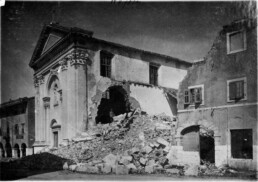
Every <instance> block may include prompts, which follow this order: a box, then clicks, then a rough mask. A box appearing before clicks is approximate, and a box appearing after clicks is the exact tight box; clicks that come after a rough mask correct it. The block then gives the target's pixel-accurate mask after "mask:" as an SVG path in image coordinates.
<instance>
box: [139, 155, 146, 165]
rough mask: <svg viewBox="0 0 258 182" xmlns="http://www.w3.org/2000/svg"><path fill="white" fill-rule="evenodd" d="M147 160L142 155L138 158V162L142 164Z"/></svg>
mask: <svg viewBox="0 0 258 182" xmlns="http://www.w3.org/2000/svg"><path fill="white" fill-rule="evenodd" d="M147 161H148V160H147V159H145V158H143V157H141V158H140V163H141V164H142V165H145V164H146V162H147Z"/></svg>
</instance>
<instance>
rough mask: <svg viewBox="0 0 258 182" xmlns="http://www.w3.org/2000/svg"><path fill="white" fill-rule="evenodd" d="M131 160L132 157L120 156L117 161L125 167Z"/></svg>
mask: <svg viewBox="0 0 258 182" xmlns="http://www.w3.org/2000/svg"><path fill="white" fill-rule="evenodd" d="M132 160H133V157H132V156H130V155H128V156H122V157H121V158H120V160H119V163H121V164H124V165H127V164H129V163H130V162H131V161H132Z"/></svg>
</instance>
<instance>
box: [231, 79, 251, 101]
mask: <svg viewBox="0 0 258 182" xmlns="http://www.w3.org/2000/svg"><path fill="white" fill-rule="evenodd" d="M227 95H228V99H227V101H228V102H232V101H235V102H236V101H240V100H246V99H247V94H246V78H245V77H244V78H238V79H233V80H228V81H227Z"/></svg>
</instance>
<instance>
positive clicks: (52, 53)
mask: <svg viewBox="0 0 258 182" xmlns="http://www.w3.org/2000/svg"><path fill="white" fill-rule="evenodd" d="M157 46H158V45H157ZM29 65H30V67H31V68H32V69H33V70H34V72H35V73H34V84H35V91H36V93H35V108H36V115H35V117H36V122H35V131H36V133H35V135H36V136H35V143H34V147H35V148H34V149H35V152H37V151H39V150H40V149H42V148H43V147H45V146H50V147H57V146H58V145H59V144H60V143H62V142H66V141H67V140H70V139H71V138H73V137H75V136H76V135H77V134H79V133H81V132H85V131H87V130H89V129H90V128H91V127H93V126H95V125H96V124H98V123H102V124H104V123H110V122H112V116H117V115H120V114H123V113H125V112H130V111H132V110H134V109H137V108H140V109H141V111H144V112H146V113H148V114H161V113H165V114H166V115H169V116H171V117H173V116H175V115H176V113H177V99H176V98H177V93H176V92H177V89H178V87H179V82H180V81H181V80H182V79H183V78H184V76H185V75H186V73H187V68H189V67H190V66H191V63H188V62H186V61H183V60H180V59H177V58H173V57H169V56H165V55H160V54H157V53H153V52H148V51H144V50H139V49H136V48H132V47H128V46H124V45H120V44H116V43H112V42H108V41H104V40H100V39H97V38H94V37H93V32H91V31H87V30H82V29H79V28H67V27H63V26H60V25H58V24H53V23H52V24H49V25H46V26H45V27H44V28H43V30H42V32H41V34H40V37H39V40H38V43H37V45H36V48H35V50H34V53H33V55H32V58H31V61H30V64H29Z"/></svg>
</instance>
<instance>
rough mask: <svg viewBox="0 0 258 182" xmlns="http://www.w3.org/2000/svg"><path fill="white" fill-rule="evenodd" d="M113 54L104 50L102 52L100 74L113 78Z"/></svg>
mask: <svg viewBox="0 0 258 182" xmlns="http://www.w3.org/2000/svg"><path fill="white" fill-rule="evenodd" d="M112 57H113V55H112V54H111V53H107V52H104V51H101V52H100V75H101V76H103V77H108V78H111V59H112Z"/></svg>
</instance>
